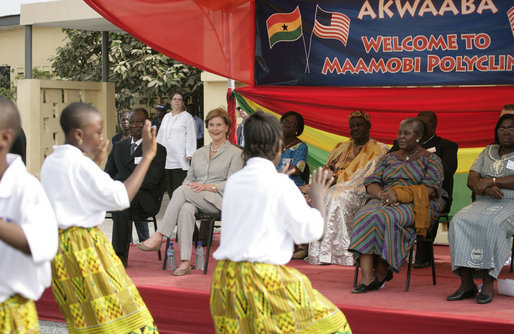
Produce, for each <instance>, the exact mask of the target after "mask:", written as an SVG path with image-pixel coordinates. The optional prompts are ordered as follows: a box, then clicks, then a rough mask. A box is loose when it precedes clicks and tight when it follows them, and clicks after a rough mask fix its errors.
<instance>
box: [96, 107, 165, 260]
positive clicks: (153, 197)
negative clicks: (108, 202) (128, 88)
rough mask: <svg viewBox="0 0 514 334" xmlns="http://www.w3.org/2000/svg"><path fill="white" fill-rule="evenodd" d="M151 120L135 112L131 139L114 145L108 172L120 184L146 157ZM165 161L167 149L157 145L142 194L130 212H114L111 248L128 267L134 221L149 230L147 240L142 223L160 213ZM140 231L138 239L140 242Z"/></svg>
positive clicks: (142, 111) (131, 125) (139, 193)
mask: <svg viewBox="0 0 514 334" xmlns="http://www.w3.org/2000/svg"><path fill="white" fill-rule="evenodd" d="M147 119H148V111H147V110H146V109H143V108H138V109H135V110H134V111H132V112H131V114H130V118H129V124H130V134H131V138H129V139H126V140H122V141H120V142H118V143H116V144H114V146H113V148H112V151H111V153H110V154H109V158H108V159H107V164H106V165H105V171H106V172H107V173H108V174H109V175H110V176H111V178H113V179H114V180H118V181H122V182H123V181H125V180H126V179H127V178H128V177H129V176H130V174H132V172H133V171H134V169H136V166H137V164H139V162H140V161H141V157H142V156H143V147H142V145H141V142H142V130H143V125H144V122H145V120H147ZM165 161H166V149H165V148H164V146H162V145H160V144H157V153H156V155H155V158H154V159H153V161H152V163H151V165H150V168H149V169H148V172H147V173H146V176H145V179H144V181H143V184H142V185H141V188H140V189H139V192H138V193H137V194H136V196H135V197H134V199H133V200H132V202H131V203H130V208H128V209H126V210H123V211H116V212H113V214H112V218H113V221H114V225H113V229H112V245H113V248H114V251H115V252H116V254H117V255H118V256H119V258H120V259H121V261H122V262H123V264H124V265H125V266H127V259H128V251H129V244H130V237H131V235H132V221H134V222H135V223H136V224H138V223H139V224H141V227H145V228H146V238H148V237H149V236H148V223H147V222H145V221H142V220H143V219H145V218H147V217H150V216H154V215H156V214H157V213H158V212H159V209H160V206H161V201H162V196H163V194H164V183H165V182H164V165H165ZM139 232H140V231H138V235H139V238H140V240H139V241H140V242H142V241H144V240H141V238H142V237H143V238H144V237H145V236H144V235H143V236H141V235H140V233H139Z"/></svg>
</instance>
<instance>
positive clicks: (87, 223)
mask: <svg viewBox="0 0 514 334" xmlns="http://www.w3.org/2000/svg"><path fill="white" fill-rule="evenodd" d="M41 183H42V184H43V188H44V189H45V191H46V194H47V196H48V199H49V200H50V203H51V204H52V207H53V209H54V212H55V216H56V218H57V224H58V225H59V228H60V229H67V228H69V227H72V226H78V227H85V228H89V227H94V226H97V225H99V224H101V223H102V222H103V220H104V218H105V211H119V210H124V209H126V208H128V207H129V206H130V201H129V197H128V194H127V189H126V188H125V185H124V184H123V183H121V182H120V181H114V180H113V179H111V177H110V176H109V174H107V173H105V172H104V171H103V170H101V169H100V167H98V165H97V164H95V163H94V162H93V160H91V159H89V158H88V157H86V156H84V155H83V154H82V152H81V151H80V150H79V149H78V148H76V147H75V146H72V145H61V146H54V153H52V154H50V155H49V156H48V157H47V158H46V159H45V161H44V162H43V166H42V167H41Z"/></svg>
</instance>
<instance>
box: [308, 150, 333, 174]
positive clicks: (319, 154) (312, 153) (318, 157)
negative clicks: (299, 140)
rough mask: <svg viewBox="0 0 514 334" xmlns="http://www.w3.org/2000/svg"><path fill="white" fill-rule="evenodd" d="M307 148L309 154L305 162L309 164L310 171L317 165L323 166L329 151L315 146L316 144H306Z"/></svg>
mask: <svg viewBox="0 0 514 334" xmlns="http://www.w3.org/2000/svg"><path fill="white" fill-rule="evenodd" d="M307 147H308V148H309V156H308V157H307V163H308V164H309V168H310V170H311V173H312V171H313V170H315V169H316V168H318V167H321V166H325V164H326V163H327V160H328V156H329V152H327V151H323V150H322V149H319V148H317V147H316V146H313V145H309V144H307Z"/></svg>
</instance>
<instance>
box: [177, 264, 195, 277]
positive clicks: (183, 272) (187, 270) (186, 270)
mask: <svg viewBox="0 0 514 334" xmlns="http://www.w3.org/2000/svg"><path fill="white" fill-rule="evenodd" d="M190 272H191V266H189V267H187V268H182V269H180V268H177V269H175V270H174V271H173V276H184V275H186V274H189V273H190Z"/></svg>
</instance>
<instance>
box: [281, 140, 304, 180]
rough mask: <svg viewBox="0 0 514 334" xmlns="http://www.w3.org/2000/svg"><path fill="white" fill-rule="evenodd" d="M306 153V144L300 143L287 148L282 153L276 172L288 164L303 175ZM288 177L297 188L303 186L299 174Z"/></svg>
mask: <svg viewBox="0 0 514 334" xmlns="http://www.w3.org/2000/svg"><path fill="white" fill-rule="evenodd" d="M307 153H308V148H307V144H305V143H304V142H300V143H298V144H296V145H293V146H291V147H289V148H287V149H286V150H285V151H284V152H282V156H281V157H280V162H279V163H278V166H277V170H280V169H281V168H282V167H283V166H285V165H286V164H287V163H289V166H296V168H298V169H299V170H300V171H301V172H302V173H303V170H304V169H305V165H306V164H307ZM289 177H290V178H291V180H293V181H294V183H295V184H296V185H297V186H298V187H300V186H303V185H305V181H304V180H303V179H302V175H301V174H298V175H290V176H289Z"/></svg>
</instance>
